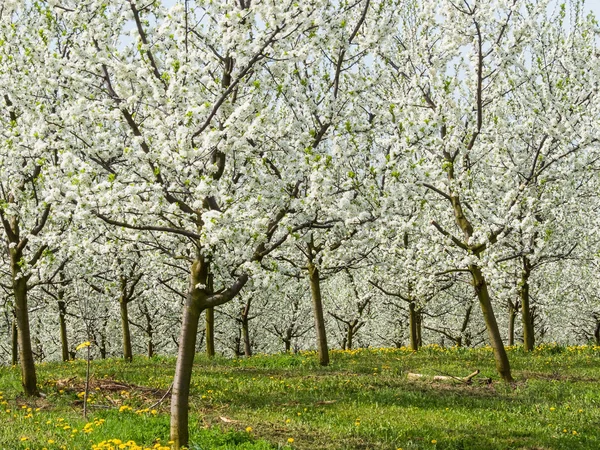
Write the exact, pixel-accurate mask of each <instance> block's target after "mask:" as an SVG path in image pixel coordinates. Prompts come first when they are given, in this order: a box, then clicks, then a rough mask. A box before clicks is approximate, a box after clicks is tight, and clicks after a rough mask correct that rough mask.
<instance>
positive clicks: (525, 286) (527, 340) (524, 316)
mask: <svg viewBox="0 0 600 450" xmlns="http://www.w3.org/2000/svg"><path fill="white" fill-rule="evenodd" d="M530 274H531V266H530V264H529V260H528V259H527V257H523V271H522V272H521V282H520V286H519V296H520V297H521V322H522V324H523V349H524V350H525V351H526V352H530V351H532V350H533V347H534V346H535V337H534V334H533V316H532V314H531V304H530V302H529V275H530Z"/></svg>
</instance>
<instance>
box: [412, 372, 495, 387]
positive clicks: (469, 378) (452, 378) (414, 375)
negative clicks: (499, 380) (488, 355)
mask: <svg viewBox="0 0 600 450" xmlns="http://www.w3.org/2000/svg"><path fill="white" fill-rule="evenodd" d="M479 373H480V371H479V369H477V370H476V371H475V372H473V373H472V374H470V375H467V376H466V377H455V376H452V375H448V374H444V375H435V376H434V377H433V381H456V382H459V383H464V384H473V378H475V377H476V376H477V375H479ZM406 377H407V378H408V379H409V380H419V379H422V378H428V377H429V376H428V375H423V374H422V373H408V374H407V375H406ZM481 381H482V382H483V383H486V384H489V383H491V381H492V380H491V379H489V378H485V379H482V380H481Z"/></svg>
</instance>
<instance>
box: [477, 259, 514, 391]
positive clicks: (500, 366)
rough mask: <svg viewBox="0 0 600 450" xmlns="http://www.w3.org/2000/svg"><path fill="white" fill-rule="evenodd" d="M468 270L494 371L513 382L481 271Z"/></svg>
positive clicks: (478, 269) (505, 379)
mask: <svg viewBox="0 0 600 450" xmlns="http://www.w3.org/2000/svg"><path fill="white" fill-rule="evenodd" d="M469 270H470V271H471V274H472V276H473V285H474V287H475V292H476V293H477V298H478V299H479V305H480V306H481V312H482V313H483V319H484V321H485V325H486V328H487V330H488V334H489V338H490V343H491V345H492V349H493V350H494V358H495V360H496V370H497V371H498V373H499V374H500V377H502V379H503V380H504V381H513V378H512V375H511V373H510V363H509V362H508V355H507V354H506V349H505V348H504V343H503V342H502V338H501V337H500V330H499V329H498V322H497V321H496V316H495V315H494V309H493V308H492V302H491V301H490V296H489V293H488V288H487V282H486V280H485V277H484V276H483V273H482V272H481V269H480V268H479V267H478V266H476V265H471V266H469Z"/></svg>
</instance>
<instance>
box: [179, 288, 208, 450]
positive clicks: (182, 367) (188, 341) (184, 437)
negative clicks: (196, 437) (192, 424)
mask: <svg viewBox="0 0 600 450" xmlns="http://www.w3.org/2000/svg"><path fill="white" fill-rule="evenodd" d="M207 311H208V309H207ZM201 313H202V310H201V308H200V306H199V305H198V302H197V301H195V300H194V299H193V298H192V295H191V294H188V300H187V301H186V305H185V308H184V310H183V320H182V324H181V332H180V335H179V350H178V352H177V364H176V366H175V378H174V380H173V393H172V396H171V440H172V441H173V442H174V448H175V449H179V448H181V447H182V446H187V445H188V440H189V431H188V414H189V411H188V408H189V394H190V382H191V379H192V369H193V364H194V355H195V350H196V338H197V336H198V322H199V321H200V314H201Z"/></svg>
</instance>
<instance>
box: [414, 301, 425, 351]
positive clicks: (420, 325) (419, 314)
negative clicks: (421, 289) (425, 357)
mask: <svg viewBox="0 0 600 450" xmlns="http://www.w3.org/2000/svg"><path fill="white" fill-rule="evenodd" d="M415 317H416V318H417V347H419V348H421V347H423V313H422V312H421V309H420V308H419V309H417V315H416V316H415Z"/></svg>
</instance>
